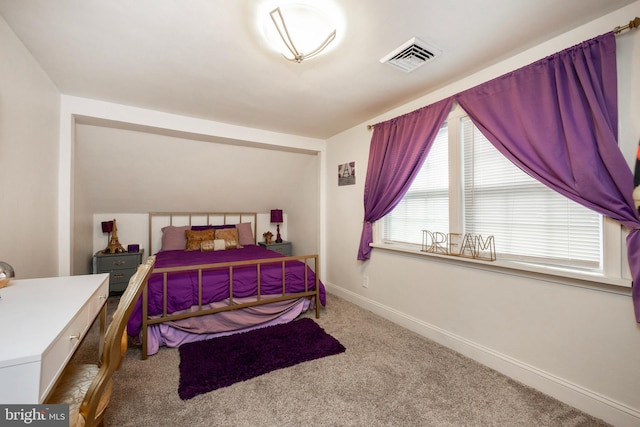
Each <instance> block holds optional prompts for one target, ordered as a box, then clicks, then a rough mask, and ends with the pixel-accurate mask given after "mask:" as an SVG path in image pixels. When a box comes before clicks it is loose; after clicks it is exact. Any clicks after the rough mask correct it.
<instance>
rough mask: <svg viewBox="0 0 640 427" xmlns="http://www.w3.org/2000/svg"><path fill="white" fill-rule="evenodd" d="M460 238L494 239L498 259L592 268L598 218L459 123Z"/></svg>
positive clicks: (596, 255) (468, 124) (469, 126)
mask: <svg viewBox="0 0 640 427" xmlns="http://www.w3.org/2000/svg"><path fill="white" fill-rule="evenodd" d="M461 126H462V138H463V146H464V151H463V152H464V224H465V232H467V233H474V234H481V235H493V236H494V237H495V242H496V252H497V253H498V254H501V255H502V257H503V258H505V257H506V258H511V259H520V260H528V261H536V262H540V263H549V264H560V265H571V266H574V267H588V268H597V267H599V265H600V253H601V249H600V248H601V237H600V236H601V235H602V230H601V224H602V218H601V216H600V215H599V214H598V213H596V212H594V211H592V210H590V209H587V208H585V207H583V206H581V205H579V204H577V203H575V202H573V201H572V200H569V199H568V198H566V197H564V196H562V195H560V194H559V193H557V192H555V191H553V190H551V189H549V188H547V187H546V186H545V185H543V184H541V183H540V182H538V181H537V180H535V179H533V178H531V177H530V176H529V175H527V174H526V173H525V172H523V171H522V170H520V169H519V168H518V167H517V166H515V165H514V164H513V163H511V162H510V161H509V160H508V159H506V158H505V157H504V156H502V154H500V153H499V152H498V150H496V149H495V148H494V147H493V145H491V143H490V142H489V141H488V140H487V139H486V138H485V137H484V135H482V133H481V132H480V131H479V130H478V129H477V128H476V127H475V126H474V125H473V123H472V122H471V120H470V119H469V118H468V117H465V118H463V119H462V120H461Z"/></svg>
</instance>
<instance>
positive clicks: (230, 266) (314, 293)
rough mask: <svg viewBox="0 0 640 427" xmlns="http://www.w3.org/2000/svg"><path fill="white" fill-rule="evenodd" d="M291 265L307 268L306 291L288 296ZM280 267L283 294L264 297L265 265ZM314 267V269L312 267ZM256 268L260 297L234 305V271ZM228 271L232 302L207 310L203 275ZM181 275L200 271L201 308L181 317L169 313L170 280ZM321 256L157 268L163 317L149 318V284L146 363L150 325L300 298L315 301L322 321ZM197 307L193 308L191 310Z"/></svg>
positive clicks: (144, 342) (144, 331) (145, 295)
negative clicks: (311, 278)
mask: <svg viewBox="0 0 640 427" xmlns="http://www.w3.org/2000/svg"><path fill="white" fill-rule="evenodd" d="M289 261H300V262H301V263H303V264H304V291H302V292H295V293H287V292H286V275H285V271H286V263H287V262H289ZM266 264H270V265H274V264H280V265H281V266H282V292H281V293H280V294H263V293H262V289H261V281H262V279H261V275H260V272H261V269H262V266H263V265H266ZM311 264H313V265H311ZM247 266H255V268H256V274H257V294H256V295H254V296H255V298H256V299H255V301H248V302H242V303H236V302H234V298H233V270H234V268H236V267H247ZM310 268H311V269H312V270H314V271H315V279H314V282H315V283H314V287H313V289H310V287H309V269H310ZM222 269H227V271H228V272H229V298H228V299H227V300H223V301H219V302H218V303H222V304H224V303H225V302H226V304H225V305H222V306H220V307H214V308H205V309H203V307H202V306H203V304H202V286H203V284H202V272H203V271H206V270H222ZM180 271H197V274H198V304H197V311H186V312H182V313H178V314H170V313H167V295H168V276H169V273H175V272H180ZM319 271H320V268H319V265H318V255H297V256H288V257H281V258H265V259H259V260H247V261H234V262H221V263H214V264H201V265H192V266H179V267H166V268H155V269H154V270H153V272H152V274H156V273H159V274H162V275H163V280H162V281H163V284H162V287H163V288H162V315H160V316H159V317H153V318H149V313H148V311H149V310H148V283H147V284H145V288H144V290H143V293H142V329H141V333H142V359H146V358H147V327H148V326H149V325H155V324H158V323H165V322H170V321H175V320H181V319H187V318H190V317H197V316H204V315H207V314H215V313H220V312H224V311H232V310H239V309H242V308H246V307H254V306H258V305H264V304H268V303H272V302H280V301H288V300H294V299H298V298H310V297H314V298H315V309H316V319H319V318H320V277H319V276H320V275H319ZM193 307H195V306H192V307H191V309H192V308H193Z"/></svg>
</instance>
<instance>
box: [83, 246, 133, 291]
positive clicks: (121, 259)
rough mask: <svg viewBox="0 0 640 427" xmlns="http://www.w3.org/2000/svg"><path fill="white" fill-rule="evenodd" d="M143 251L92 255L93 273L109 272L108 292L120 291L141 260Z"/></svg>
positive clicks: (125, 285) (123, 288)
mask: <svg viewBox="0 0 640 427" xmlns="http://www.w3.org/2000/svg"><path fill="white" fill-rule="evenodd" d="M142 254H143V251H140V252H124V253H121V254H103V253H101V252H98V253H97V254H96V255H95V257H94V261H93V262H94V264H93V268H94V271H93V272H94V273H109V293H122V292H123V291H124V290H125V289H127V285H128V284H129V280H130V279H131V276H133V275H134V274H135V272H136V270H137V269H138V266H139V265H140V263H141V262H142Z"/></svg>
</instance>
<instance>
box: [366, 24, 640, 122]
mask: <svg viewBox="0 0 640 427" xmlns="http://www.w3.org/2000/svg"><path fill="white" fill-rule="evenodd" d="M639 27H640V18H638V17H637V16H636V17H635V19H633V20H632V21H629V23H628V24H627V25H621V26H620V25H619V26H617V27H615V28H614V29H613V32H614V33H615V34H616V35H618V34H620V33H621V32H623V31H624V30H632V29H634V28H639ZM374 126H375V125H367V130H371V129H373V127H374Z"/></svg>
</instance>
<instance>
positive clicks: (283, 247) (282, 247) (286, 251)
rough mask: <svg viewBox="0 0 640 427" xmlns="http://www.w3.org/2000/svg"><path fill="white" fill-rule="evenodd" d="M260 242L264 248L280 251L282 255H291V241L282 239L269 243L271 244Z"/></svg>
mask: <svg viewBox="0 0 640 427" xmlns="http://www.w3.org/2000/svg"><path fill="white" fill-rule="evenodd" d="M258 244H259V245H260V246H262V247H263V248H267V249H269V250H272V251H276V252H279V253H281V254H282V255H286V256H291V254H292V250H291V242H285V241H282V242H280V243H269V244H266V243H265V242H258Z"/></svg>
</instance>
